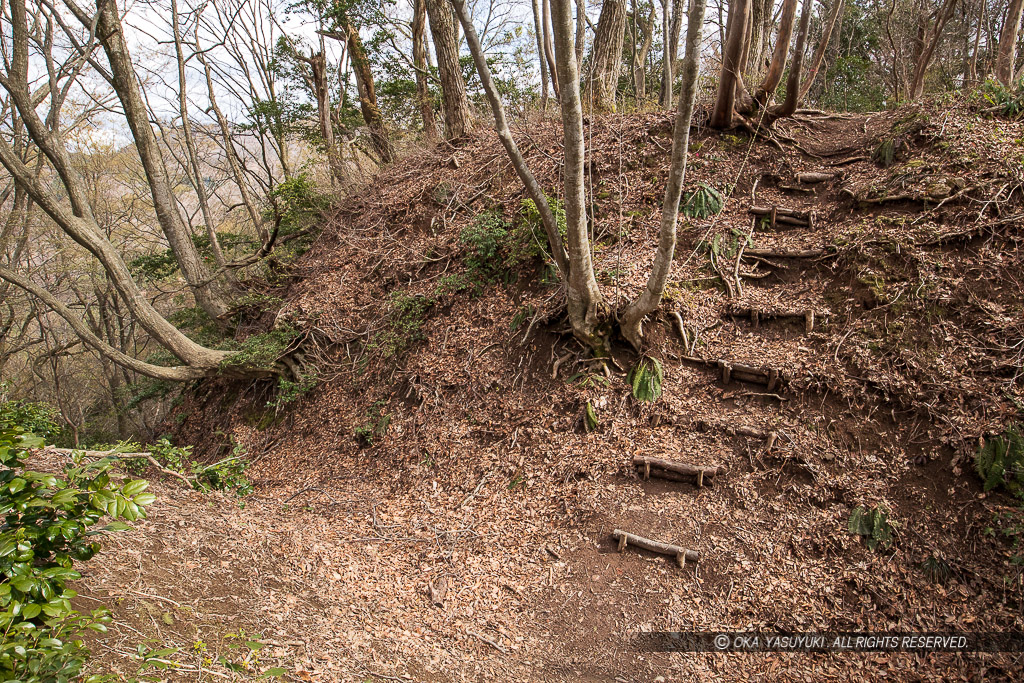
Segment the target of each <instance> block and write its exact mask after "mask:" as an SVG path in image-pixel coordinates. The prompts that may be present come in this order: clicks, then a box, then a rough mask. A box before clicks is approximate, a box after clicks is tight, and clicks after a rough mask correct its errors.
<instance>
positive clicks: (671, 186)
mask: <svg viewBox="0 0 1024 683" xmlns="http://www.w3.org/2000/svg"><path fill="white" fill-rule="evenodd" d="M704 5H705V0H692V1H691V2H690V11H689V12H688V22H687V27H686V53H685V55H686V56H685V58H684V59H683V65H682V70H683V89H682V92H680V94H679V109H678V111H677V112H676V122H675V130H674V132H673V135H672V165H671V166H670V167H669V173H668V182H667V183H665V198H664V200H663V201H662V205H661V231H660V234H659V238H658V251H657V253H656V254H655V256H654V264H653V266H652V268H651V275H650V277H649V278H648V280H647V286H646V287H645V288H644V291H643V292H642V293H641V294H640V296H639V297H638V298H637V299H636V301H634V302H633V303H632V304H630V305H629V307H628V308H627V309H626V310H625V312H624V313H623V314H622V315H621V316H620V318H619V324H620V327H621V329H622V334H623V336H624V337H625V338H626V339H627V340H628V341H629V343H630V344H632V345H633V347H634V348H635V349H637V350H638V351H639V350H640V343H641V341H642V339H643V331H642V327H641V325H642V323H643V320H644V318H645V317H647V315H648V314H650V313H652V312H653V311H654V310H656V309H657V308H658V305H659V304H660V303H661V297H662V295H663V294H664V293H665V285H666V284H668V276H669V271H670V270H671V269H672V258H673V256H674V254H675V248H676V223H677V222H678V219H679V201H680V199H681V197H682V192H683V184H684V183H685V182H686V159H687V153H688V151H689V147H690V123H691V122H692V120H693V104H694V100H695V99H696V95H697V74H698V72H699V70H700V44H701V38H702V32H703V31H702V29H703V27H704Z"/></svg>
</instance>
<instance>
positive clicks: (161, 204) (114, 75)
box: [96, 0, 230, 320]
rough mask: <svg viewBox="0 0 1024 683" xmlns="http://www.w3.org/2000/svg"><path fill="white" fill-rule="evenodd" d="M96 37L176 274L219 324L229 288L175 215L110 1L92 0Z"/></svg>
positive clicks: (168, 184) (171, 194)
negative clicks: (180, 276)
mask: <svg viewBox="0 0 1024 683" xmlns="http://www.w3.org/2000/svg"><path fill="white" fill-rule="evenodd" d="M96 9H97V11H98V17H97V22H96V30H97V37H98V38H99V40H100V43H101V44H102V45H103V50H104V52H105V53H106V55H107V60H108V61H109V63H110V74H111V84H112V85H113V87H114V90H115V92H116V93H117V97H118V99H119V100H120V101H121V107H122V109H123V110H124V115H125V119H126V120H127V122H128V128H129V129H130V130H131V132H132V138H133V141H134V142H135V148H136V149H137V150H138V153H139V158H140V160H141V161H142V167H143V169H145V172H146V180H147V181H148V183H149V188H150V193H151V194H152V197H153V209H154V211H155V212H156V216H157V222H158V223H159V224H160V229H161V230H162V231H163V233H164V236H166V237H167V242H168V244H169V245H170V247H171V251H172V252H173V253H174V256H175V259H176V260H177V262H178V266H179V267H180V268H181V273H182V275H183V276H184V277H185V281H186V282H188V284H189V288H190V289H191V290H192V292H193V295H194V296H195V299H196V303H197V304H198V305H199V307H200V308H202V309H203V310H204V311H205V312H206V313H207V315H209V316H210V317H211V318H213V319H214V320H218V319H223V318H224V317H226V316H227V315H228V313H229V312H230V306H229V304H228V294H229V288H228V286H227V284H226V283H225V282H224V281H223V279H222V278H220V277H214V276H213V274H212V273H211V271H210V270H209V269H208V268H207V267H206V265H205V264H204V263H203V261H202V258H200V256H199V252H198V251H197V250H196V246H195V244H194V243H193V242H192V235H191V233H190V231H189V230H188V228H187V227H186V225H185V223H184V221H183V220H182V217H181V214H180V213H179V212H178V204H177V199H176V198H175V196H174V192H173V190H172V189H171V181H170V177H169V175H168V173H167V166H166V165H165V164H164V158H163V154H162V153H161V152H160V146H159V143H158V142H157V139H156V135H155V134H154V133H153V127H152V126H151V125H150V123H149V112H148V110H147V109H146V103H145V101H144V100H143V99H142V93H141V92H139V84H138V81H137V79H136V75H135V67H134V65H133V64H132V60H131V55H130V54H129V53H128V46H127V44H126V43H125V40H124V34H123V32H122V28H121V18H120V15H119V14H118V10H117V6H116V5H115V3H114V2H113V0H97V3H96Z"/></svg>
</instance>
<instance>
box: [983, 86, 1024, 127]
mask: <svg viewBox="0 0 1024 683" xmlns="http://www.w3.org/2000/svg"><path fill="white" fill-rule="evenodd" d="M980 92H981V96H982V97H983V98H984V100H985V102H987V103H988V104H989V105H990V106H989V107H988V109H989V110H994V111H995V112H996V113H997V114H998V115H999V116H1002V117H1003V118H1007V119H1014V120H1015V119H1019V118H1021V117H1022V116H1024V78H1022V79H1020V80H1018V81H1017V82H1016V83H1014V84H1013V85H1012V86H1011V87H1006V86H1005V85H1003V84H1002V83H1000V82H999V81H997V80H994V79H992V78H989V79H988V80H986V81H985V82H984V83H982V84H981V90H980Z"/></svg>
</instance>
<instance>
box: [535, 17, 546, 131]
mask: <svg viewBox="0 0 1024 683" xmlns="http://www.w3.org/2000/svg"><path fill="white" fill-rule="evenodd" d="M542 21H543V19H542V15H541V10H540V0H533V26H534V31H535V32H536V33H537V57H538V58H539V59H540V108H541V109H542V110H545V111H546V110H547V108H548V59H547V55H546V54H545V53H544V47H545V45H544V37H545V35H546V34H547V33H546V29H547V25H546V24H545V23H542Z"/></svg>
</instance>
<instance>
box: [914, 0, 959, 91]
mask: <svg viewBox="0 0 1024 683" xmlns="http://www.w3.org/2000/svg"><path fill="white" fill-rule="evenodd" d="M956 3H957V0H943V2H942V3H941V4H939V5H937V6H935V7H933V8H932V7H928V5H927V0H925V1H924V2H922V5H921V8H920V9H919V12H918V20H917V21H918V23H917V39H916V41H915V50H914V52H915V59H914V73H913V76H912V77H911V81H910V93H909V94H910V97H911V98H913V99H917V98H919V97H921V95H922V94H924V77H925V74H926V73H927V71H928V67H929V66H930V65H931V63H932V58H933V57H934V56H935V48H937V47H938V46H939V43H940V42H941V41H942V38H943V30H944V29H945V28H946V24H947V23H948V22H949V20H950V19H951V18H952V17H953V11H954V10H955V9H956Z"/></svg>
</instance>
